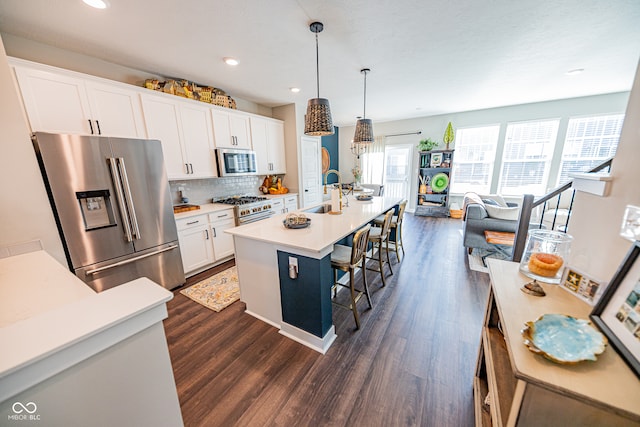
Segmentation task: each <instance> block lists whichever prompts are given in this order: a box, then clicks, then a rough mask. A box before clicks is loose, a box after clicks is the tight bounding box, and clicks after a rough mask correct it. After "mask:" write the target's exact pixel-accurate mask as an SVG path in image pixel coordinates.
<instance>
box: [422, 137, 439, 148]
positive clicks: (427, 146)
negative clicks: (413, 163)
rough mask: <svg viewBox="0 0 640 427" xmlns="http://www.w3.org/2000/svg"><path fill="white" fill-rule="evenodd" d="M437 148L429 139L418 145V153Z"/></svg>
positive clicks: (435, 143)
mask: <svg viewBox="0 0 640 427" xmlns="http://www.w3.org/2000/svg"><path fill="white" fill-rule="evenodd" d="M437 146H438V143H437V142H436V141H433V140H432V139H431V138H427V139H423V140H421V141H420V143H418V151H431V150H433V149H434V148H435V147H437Z"/></svg>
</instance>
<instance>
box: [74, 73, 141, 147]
mask: <svg viewBox="0 0 640 427" xmlns="http://www.w3.org/2000/svg"><path fill="white" fill-rule="evenodd" d="M86 87H87V93H88V94H89V105H90V107H91V115H92V116H93V119H94V120H95V123H96V127H97V129H94V131H97V132H98V134H99V135H106V136H117V137H123V138H127V137H130V138H133V137H136V138H146V137H147V134H146V132H145V130H144V120H143V119H142V107H141V104H140V94H139V93H138V92H136V91H132V90H128V89H125V88H121V87H118V86H111V85H107V84H101V83H97V82H87V83H86Z"/></svg>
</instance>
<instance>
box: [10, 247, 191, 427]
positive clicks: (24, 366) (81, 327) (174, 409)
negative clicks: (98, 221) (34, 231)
mask: <svg viewBox="0 0 640 427" xmlns="http://www.w3.org/2000/svg"><path fill="white" fill-rule="evenodd" d="M171 298H173V294H172V293H171V292H169V291H168V290H166V289H164V288H162V287H161V286H159V285H158V284H156V283H154V282H152V281H151V280H149V279H147V278H146V277H142V278H139V279H135V280H133V281H131V282H127V283H124V284H122V285H119V286H115V287H112V288H110V289H107V290H105V291H103V292H100V293H96V292H95V291H94V290H93V289H91V288H90V287H89V286H87V285H86V284H85V283H84V282H82V281H81V280H80V279H79V278H77V277H76V276H75V275H74V274H73V273H71V272H70V271H69V270H68V269H67V268H65V267H64V266H62V265H60V264H59V263H58V262H57V261H56V260H54V258H53V257H51V256H50V255H49V254H48V253H46V252H45V251H42V250H41V251H36V252H30V253H26V254H21V255H16V256H12V257H8V258H2V259H0V341H1V342H2V345H3V347H2V349H3V351H1V352H0V419H2V420H7V421H8V424H2V423H1V422H0V424H2V425H9V424H13V423H12V422H13V421H16V424H15V425H19V424H20V421H27V422H30V421H41V422H42V423H41V425H43V426H44V425H46V426H69V425H98V424H99V425H124V424H126V425H137V426H156V425H163V426H182V425H183V422H182V414H181V412H180V405H179V401H178V394H177V391H176V386H175V381H174V377H173V370H172V368H171V359H170V358H169V351H168V347H167V341H166V337H165V334H164V328H163V325H162V320H163V319H165V318H166V317H167V309H166V302H167V301H169V300H170V299H171ZM36 424H37V423H36Z"/></svg>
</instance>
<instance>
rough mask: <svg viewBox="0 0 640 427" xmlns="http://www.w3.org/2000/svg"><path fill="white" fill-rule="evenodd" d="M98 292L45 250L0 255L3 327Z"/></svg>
mask: <svg viewBox="0 0 640 427" xmlns="http://www.w3.org/2000/svg"><path fill="white" fill-rule="evenodd" d="M95 293H96V292H95V291H94V290H93V289H91V288H90V287H89V286H87V285H86V284H84V283H83V282H82V281H81V280H80V279H78V278H77V277H76V276H74V275H73V274H72V273H71V272H70V271H69V270H68V269H66V268H65V267H63V266H62V265H60V263H58V262H57V261H56V260H55V259H54V258H52V257H51V256H50V255H49V254H47V253H46V252H45V251H36V252H30V253H26V254H22V255H17V256H12V257H9V258H3V259H0V328H2V327H5V326H7V325H10V324H12V323H15V322H18V321H20V320H24V319H28V318H30V317H33V316H35V315H38V314H41V313H44V312H46V311H49V310H52V309H54V308H57V307H59V306H61V305H65V304H69V303H71V302H74V301H77V300H80V299H83V298H87V297H89V296H91V295H94V294H95Z"/></svg>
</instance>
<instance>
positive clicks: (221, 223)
mask: <svg viewBox="0 0 640 427" xmlns="http://www.w3.org/2000/svg"><path fill="white" fill-rule="evenodd" d="M235 226H236V221H235V220H234V219H233V218H231V219H221V220H218V221H211V228H220V229H223V228H232V227H235Z"/></svg>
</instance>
